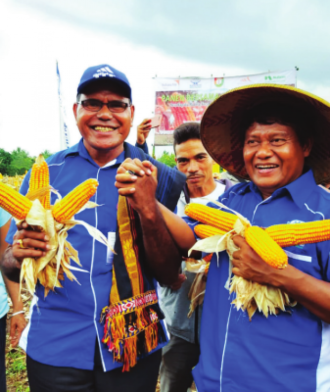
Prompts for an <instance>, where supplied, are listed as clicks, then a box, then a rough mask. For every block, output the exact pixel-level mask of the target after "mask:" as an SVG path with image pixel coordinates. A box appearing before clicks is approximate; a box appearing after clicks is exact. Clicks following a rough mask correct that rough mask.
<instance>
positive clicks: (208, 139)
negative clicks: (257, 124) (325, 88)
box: [201, 84, 330, 183]
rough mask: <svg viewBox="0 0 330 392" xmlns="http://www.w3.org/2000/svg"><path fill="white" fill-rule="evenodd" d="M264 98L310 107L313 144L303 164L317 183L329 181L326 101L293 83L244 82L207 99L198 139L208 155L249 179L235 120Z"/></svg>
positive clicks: (329, 116) (329, 119) (329, 117)
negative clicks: (312, 121) (250, 83)
mask: <svg viewBox="0 0 330 392" xmlns="http://www.w3.org/2000/svg"><path fill="white" fill-rule="evenodd" d="M267 101H278V102H281V103H284V104H285V103H288V104H290V105H301V106H302V107H304V108H307V109H311V110H313V114H314V117H315V129H311V131H310V132H311V137H312V138H313V139H314V145H313V148H312V151H311V154H310V156H309V157H308V158H307V159H306V164H308V165H309V166H310V167H312V169H313V172H314V176H315V179H316V181H317V182H318V183H325V182H327V181H329V179H330V104H329V103H328V102H327V101H325V100H323V99H322V98H319V97H317V96H315V95H313V94H310V93H308V92H306V91H303V90H300V89H298V88H295V87H290V86H283V85H274V84H258V85H257V84H256V85H250V86H244V87H239V88H236V89H234V90H231V91H228V92H226V93H225V94H223V95H221V96H220V97H219V98H218V99H216V100H215V101H214V102H213V103H211V104H210V106H209V107H208V108H207V110H206V111H205V113H204V116H203V118H202V122H201V140H202V142H203V144H204V146H205V149H206V150H207V151H208V153H209V154H210V156H211V157H212V158H213V159H214V161H215V162H217V163H218V164H219V165H220V166H221V167H223V168H224V169H226V170H228V171H229V172H231V173H233V174H234V175H236V176H239V177H242V178H244V179H249V176H248V174H247V172H246V169H245V165H244V160H243V145H242V141H241V136H240V131H239V124H241V122H242V118H243V116H244V114H245V113H246V111H248V110H249V109H251V108H252V107H254V106H256V105H257V104H259V103H263V102H267Z"/></svg>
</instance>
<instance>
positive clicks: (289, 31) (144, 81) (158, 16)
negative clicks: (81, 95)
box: [0, 0, 330, 154]
mask: <svg viewBox="0 0 330 392" xmlns="http://www.w3.org/2000/svg"><path fill="white" fill-rule="evenodd" d="M329 16H330V3H329V2H326V1H322V0H314V1H310V0H267V1H264V0H249V1H247V0H230V1H228V0H203V1H202V0H189V1H188V0H179V1H178V0H166V1H157V0H154V1H151V0H125V1H118V0H116V1H114V0H93V1H86V0H70V1H68V0H1V1H0V85H1V88H0V148H5V149H6V150H8V151H11V150H13V149H15V148H17V147H21V148H24V149H26V150H27V151H29V152H30V153H31V154H38V153H39V152H41V151H43V150H45V149H48V150H51V151H52V152H56V151H57V150H59V148H60V138H59V108H58V97H57V86H56V83H57V82H56V72H55V69H56V68H55V63H56V60H58V62H59V66H60V72H61V76H62V80H63V83H62V88H63V92H64V97H65V104H66V109H67V117H68V125H69V129H70V137H71V142H72V143H75V142H76V141H78V140H79V133H78V131H77V129H76V127H75V122H74V119H73V116H72V109H71V107H72V103H73V102H74V99H75V92H76V87H77V84H78V81H79V79H80V76H81V74H82V73H83V71H84V70H85V69H86V68H87V67H88V66H90V65H96V64H102V63H108V64H110V65H113V66H114V67H116V68H118V69H120V70H121V71H123V72H125V73H126V74H127V76H128V78H129V79H130V81H131V84H132V88H133V100H134V103H135V105H136V119H135V126H136V125H137V124H138V123H139V122H140V121H141V120H142V119H143V118H144V117H148V116H151V115H152V110H153V79H152V78H153V77H154V76H155V75H157V76H159V77H160V76H162V77H178V76H181V77H183V76H200V77H208V76H210V75H211V74H213V76H223V74H225V75H226V76H235V75H245V74H253V73H261V72H266V71H269V70H271V71H279V70H287V69H292V68H293V67H294V66H298V67H299V72H298V87H300V88H303V89H306V90H308V91H310V92H312V93H314V94H317V95H319V96H321V97H322V98H325V99H328V100H330V88H329V87H330V76H329V75H330V73H329V70H330V51H329V50H328V45H329V38H330V23H329V22H328V21H329ZM135 134H136V131H135V129H132V132H131V135H130V141H131V142H134V141H135Z"/></svg>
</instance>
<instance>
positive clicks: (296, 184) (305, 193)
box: [274, 169, 317, 207]
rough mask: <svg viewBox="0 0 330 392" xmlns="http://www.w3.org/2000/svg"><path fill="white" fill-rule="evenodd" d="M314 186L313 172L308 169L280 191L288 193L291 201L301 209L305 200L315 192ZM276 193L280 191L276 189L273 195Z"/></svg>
mask: <svg viewBox="0 0 330 392" xmlns="http://www.w3.org/2000/svg"><path fill="white" fill-rule="evenodd" d="M316 186H317V185H316V182H315V179H314V174H313V171H312V169H309V170H308V171H306V172H305V173H304V174H302V175H301V176H300V177H299V178H297V179H296V180H295V181H293V182H291V183H290V184H288V185H286V186H284V187H283V188H282V189H286V190H287V191H288V192H289V193H290V195H291V197H292V199H293V201H294V202H295V203H296V204H297V206H298V207H303V206H304V203H306V200H307V199H308V197H309V196H310V194H311V193H312V192H313V191H314V190H315V187H316ZM278 191H280V189H277V190H276V191H275V192H274V194H276V193H277V192H278Z"/></svg>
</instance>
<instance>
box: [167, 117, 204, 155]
mask: <svg viewBox="0 0 330 392" xmlns="http://www.w3.org/2000/svg"><path fill="white" fill-rule="evenodd" d="M191 139H199V140H200V139H201V130H200V124H199V123H196V122H186V123H183V124H181V125H179V126H178V127H177V128H176V129H175V131H174V133H173V148H174V152H175V146H176V145H177V144H181V143H185V142H187V141H188V140H191Z"/></svg>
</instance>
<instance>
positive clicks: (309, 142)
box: [303, 139, 314, 158]
mask: <svg viewBox="0 0 330 392" xmlns="http://www.w3.org/2000/svg"><path fill="white" fill-rule="evenodd" d="M313 144H314V140H313V139H308V140H307V142H306V144H305V145H304V146H303V152H304V157H305V158H307V157H308V156H309V154H310V153H311V151H312V148H313Z"/></svg>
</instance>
